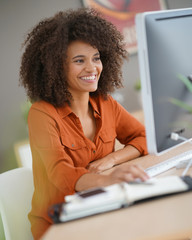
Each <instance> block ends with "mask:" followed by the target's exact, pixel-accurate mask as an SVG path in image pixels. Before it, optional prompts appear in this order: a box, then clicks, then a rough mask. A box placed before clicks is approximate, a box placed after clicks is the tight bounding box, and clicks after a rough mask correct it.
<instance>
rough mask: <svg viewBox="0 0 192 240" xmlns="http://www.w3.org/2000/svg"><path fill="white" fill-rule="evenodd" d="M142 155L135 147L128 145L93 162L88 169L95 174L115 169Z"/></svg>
mask: <svg viewBox="0 0 192 240" xmlns="http://www.w3.org/2000/svg"><path fill="white" fill-rule="evenodd" d="M140 155H141V153H140V152H139V151H138V150H137V149H136V148H135V147H133V146H131V145H127V146H126V147H124V148H123V149H120V150H117V151H115V152H112V153H110V154H108V155H107V156H105V157H103V158H101V159H99V160H96V161H94V162H91V163H90V164H89V165H88V166H87V168H88V169H89V170H90V171H91V172H94V173H99V172H102V171H105V170H107V169H110V168H112V167H114V166H115V165H118V164H121V163H123V162H126V161H129V160H132V159H134V158H137V157H139V156H140Z"/></svg>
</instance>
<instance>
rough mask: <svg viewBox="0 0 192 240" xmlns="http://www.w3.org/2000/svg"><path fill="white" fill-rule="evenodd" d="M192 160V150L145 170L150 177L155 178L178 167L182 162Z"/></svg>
mask: <svg viewBox="0 0 192 240" xmlns="http://www.w3.org/2000/svg"><path fill="white" fill-rule="evenodd" d="M190 159H192V150H190V151H187V152H184V153H181V154H179V155H177V156H175V157H172V158H169V159H167V160H165V161H163V162H161V163H158V164H156V165H154V166H152V167H149V168H147V169H145V172H146V173H147V174H148V175H149V176H150V177H154V176H156V175H158V174H160V173H163V172H165V171H167V170H169V169H171V168H173V167H176V166H177V164H179V163H181V162H182V161H187V160H190Z"/></svg>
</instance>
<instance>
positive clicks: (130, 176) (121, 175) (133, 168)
mask: <svg viewBox="0 0 192 240" xmlns="http://www.w3.org/2000/svg"><path fill="white" fill-rule="evenodd" d="M110 177H111V180H112V181H114V182H122V181H124V182H131V181H134V180H136V179H140V180H141V181H146V180H147V179H149V176H148V175H147V173H146V172H145V171H144V170H143V169H142V168H141V167H140V166H139V165H136V164H132V165H128V164H123V165H120V166H118V167H116V168H114V170H113V171H112V173H111V174H110Z"/></svg>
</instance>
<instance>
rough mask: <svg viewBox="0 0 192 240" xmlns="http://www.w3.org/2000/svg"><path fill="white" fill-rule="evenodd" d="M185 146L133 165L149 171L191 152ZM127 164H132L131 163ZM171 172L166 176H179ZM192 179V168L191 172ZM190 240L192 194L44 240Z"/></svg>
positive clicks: (79, 223) (68, 226)
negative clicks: (154, 165)
mask: <svg viewBox="0 0 192 240" xmlns="http://www.w3.org/2000/svg"><path fill="white" fill-rule="evenodd" d="M190 148H191V145H190V144H185V145H182V146H181V147H179V148H177V149H175V150H174V151H172V152H169V153H167V154H164V155H163V156H158V157H157V156H145V157H142V158H138V159H136V160H134V163H136V162H137V163H138V164H140V165H141V166H142V167H144V168H147V167H149V166H152V165H153V164H156V163H158V162H160V161H163V160H165V159H167V158H168V157H171V156H174V155H175V154H178V153H181V152H183V151H186V150H189V149H190ZM125 164H131V161H130V162H128V163H125ZM182 171H183V169H182V170H176V169H172V170H170V171H168V172H166V173H163V174H161V176H163V175H173V174H177V175H180V174H181V172H182ZM189 173H190V175H191V176H192V168H190V169H189ZM190 237H191V238H190ZM53 239H54V240H61V239H67V240H76V239H79V240H108V239H109V240H117V239H119V240H184V239H185V240H187V239H192V192H188V193H184V194H179V195H174V196H169V197H165V198H161V199H156V200H152V201H147V202H143V203H139V204H137V205H133V206H131V207H128V208H125V209H120V210H117V211H113V212H108V213H104V214H100V215H97V216H92V217H87V218H84V219H81V220H76V221H73V222H69V223H64V224H58V225H53V226H51V227H50V228H49V230H48V231H47V232H46V233H45V235H44V237H43V238H42V240H53Z"/></svg>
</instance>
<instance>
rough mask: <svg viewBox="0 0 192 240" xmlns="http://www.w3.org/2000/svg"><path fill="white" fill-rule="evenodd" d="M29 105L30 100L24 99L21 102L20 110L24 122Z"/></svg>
mask: <svg viewBox="0 0 192 240" xmlns="http://www.w3.org/2000/svg"><path fill="white" fill-rule="evenodd" d="M31 105H32V104H31V102H30V101H26V102H24V103H22V104H21V112H22V115H23V118H24V120H25V122H27V117H28V113H29V109H30V107H31Z"/></svg>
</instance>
